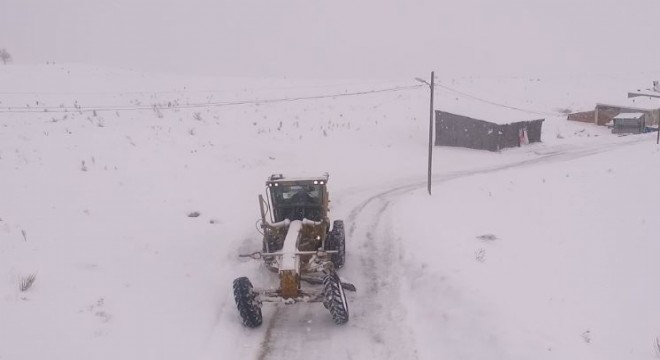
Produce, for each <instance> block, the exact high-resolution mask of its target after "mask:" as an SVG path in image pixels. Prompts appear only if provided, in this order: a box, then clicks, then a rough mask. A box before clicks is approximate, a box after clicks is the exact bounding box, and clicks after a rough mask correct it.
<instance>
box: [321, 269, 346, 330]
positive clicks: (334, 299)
mask: <svg viewBox="0 0 660 360" xmlns="http://www.w3.org/2000/svg"><path fill="white" fill-rule="evenodd" d="M323 306H325V308H326V309H328V310H329V311H330V315H332V320H334V322H335V324H338V325H341V324H345V323H347V322H348V301H346V294H344V289H343V287H342V286H341V280H339V276H338V275H337V273H336V272H334V271H333V272H330V273H328V274H326V275H325V277H324V278H323Z"/></svg>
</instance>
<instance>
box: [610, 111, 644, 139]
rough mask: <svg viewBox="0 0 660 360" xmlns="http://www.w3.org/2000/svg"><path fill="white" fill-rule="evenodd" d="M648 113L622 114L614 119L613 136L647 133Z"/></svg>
mask: <svg viewBox="0 0 660 360" xmlns="http://www.w3.org/2000/svg"><path fill="white" fill-rule="evenodd" d="M646 115H647V114H646V113H641V112H640V113H622V114H619V115H617V116H615V117H614V118H613V119H612V133H613V134H641V133H644V132H646V131H645V130H646Z"/></svg>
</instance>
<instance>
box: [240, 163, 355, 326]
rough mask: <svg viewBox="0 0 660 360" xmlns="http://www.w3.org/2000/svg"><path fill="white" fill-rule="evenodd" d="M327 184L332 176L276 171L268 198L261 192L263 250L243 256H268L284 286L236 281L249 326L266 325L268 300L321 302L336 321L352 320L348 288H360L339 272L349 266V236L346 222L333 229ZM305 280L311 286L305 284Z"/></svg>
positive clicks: (268, 186)
mask: <svg viewBox="0 0 660 360" xmlns="http://www.w3.org/2000/svg"><path fill="white" fill-rule="evenodd" d="M327 184H328V174H324V175H322V176H318V177H306V178H289V177H285V176H283V175H282V174H275V175H272V176H270V177H269V178H268V179H267V181H266V197H267V200H264V197H263V196H262V195H259V208H260V211H261V220H260V224H259V228H260V229H261V231H260V232H261V233H262V234H263V245H262V250H261V251H256V252H254V253H252V254H245V255H239V256H241V257H251V258H253V259H257V260H259V259H263V261H264V263H265V265H266V267H267V268H268V269H270V270H272V271H274V272H276V273H278V274H279V288H277V289H257V288H254V287H252V283H251V282H250V280H249V279H248V278H247V277H239V278H237V279H236V280H234V299H235V300H236V306H237V307H238V312H239V313H240V315H241V318H242V320H243V324H244V325H245V326H247V327H251V328H253V327H257V326H259V325H261V323H262V315H261V305H262V303H263V302H280V303H285V304H295V303H299V302H322V303H323V305H324V306H325V308H326V309H328V310H329V311H330V315H331V316H332V319H333V320H334V322H335V323H337V324H344V323H346V322H347V321H348V303H347V301H346V295H345V293H344V290H350V291H355V286H353V285H352V284H349V283H345V282H342V281H341V279H340V278H339V276H338V275H337V273H336V270H338V269H340V268H341V267H343V266H344V261H345V259H346V238H345V235H344V222H343V221H342V220H335V221H334V222H333V223H332V229H331V228H330V220H329V218H328V212H329V207H328V204H329V199H328V190H327ZM267 217H268V218H267ZM302 282H305V283H308V284H311V286H305V287H303V286H301V284H302ZM314 285H322V286H314Z"/></svg>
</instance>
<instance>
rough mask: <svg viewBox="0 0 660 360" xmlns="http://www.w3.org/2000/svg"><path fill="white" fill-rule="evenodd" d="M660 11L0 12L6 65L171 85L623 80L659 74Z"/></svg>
mask: <svg viewBox="0 0 660 360" xmlns="http://www.w3.org/2000/svg"><path fill="white" fill-rule="evenodd" d="M659 13H660V2H658V1H653V0H632V1H626V2H625V3H623V2H621V1H613V0H606V1H595V0H576V1H566V0H562V1H547V0H530V1H520V0H507V1H499V2H494V1H487V0H471V1H462V2H454V1H446V0H444V1H414V2H405V3H404V2H398V1H391V0H385V1H372V0H369V1H359V2H355V1H344V0H339V1H333V2H321V1H311V2H310V1H295V0H284V1H278V2H258V1H249V0H248V1H240V2H232V1H206V0H193V1H172V0H168V1H153V0H140V1H127V0H119V1H113V2H105V1H100V0H86V1H80V0H63V1H58V2H56V3H54V2H50V1H44V0H27V1H26V0H20V1H19V0H0V48H5V49H7V50H8V51H9V52H10V53H11V54H12V56H13V63H14V64H45V63H52V62H56V63H85V64H93V65H102V66H110V67H120V68H125V69H134V70H138V71H149V72H159V73H173V74H180V75H203V76H207V75H208V76H222V77H287V78H401V77H406V78H408V77H416V76H425V75H427V74H428V73H429V72H430V71H435V72H436V73H437V74H438V76H440V77H462V76H536V75H538V74H558V75H571V74H588V75H598V74H613V73H617V74H631V73H641V72H651V71H654V70H656V69H657V64H659V63H660V51H658V50H656V49H655V46H654V44H653V43H652V41H651V34H654V33H655V32H656V29H655V28H656V27H657V22H658V21H657V14H659Z"/></svg>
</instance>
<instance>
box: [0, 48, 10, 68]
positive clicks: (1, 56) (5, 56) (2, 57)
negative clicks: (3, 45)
mask: <svg viewBox="0 0 660 360" xmlns="http://www.w3.org/2000/svg"><path fill="white" fill-rule="evenodd" d="M0 61H2V63H3V64H5V65H7V63H8V62H11V54H10V53H9V52H8V51H7V50H5V49H0Z"/></svg>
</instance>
